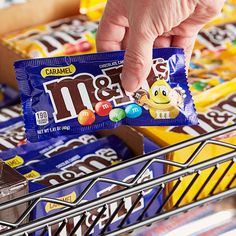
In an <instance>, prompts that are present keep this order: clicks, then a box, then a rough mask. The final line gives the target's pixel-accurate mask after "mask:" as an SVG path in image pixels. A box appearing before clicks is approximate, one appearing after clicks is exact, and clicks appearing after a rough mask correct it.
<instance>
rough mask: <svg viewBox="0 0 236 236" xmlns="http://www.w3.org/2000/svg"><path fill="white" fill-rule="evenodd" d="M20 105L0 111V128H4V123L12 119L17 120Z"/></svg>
mask: <svg viewBox="0 0 236 236" xmlns="http://www.w3.org/2000/svg"><path fill="white" fill-rule="evenodd" d="M21 112H22V110H21V105H19V104H17V105H12V106H8V107H5V108H1V109H0V128H1V127H4V123H5V122H6V121H9V120H12V119H15V118H16V119H19V117H20V116H21Z"/></svg>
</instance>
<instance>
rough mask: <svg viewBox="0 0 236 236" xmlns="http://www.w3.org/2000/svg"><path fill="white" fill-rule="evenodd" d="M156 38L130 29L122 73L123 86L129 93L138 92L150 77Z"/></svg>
mask: <svg viewBox="0 0 236 236" xmlns="http://www.w3.org/2000/svg"><path fill="white" fill-rule="evenodd" d="M153 43H154V38H151V37H150V36H148V35H145V33H143V32H142V33H138V32H137V31H135V30H132V29H131V28H130V34H129V39H128V45H127V50H126V53H125V59H124V67H123V71H122V77H121V80H122V86H123V88H124V89H125V90H126V91H128V92H134V91H136V90H138V89H139V88H140V87H141V85H142V83H143V81H144V80H145V79H146V78H147V77H148V74H149V73H150V70H151V65H152V49H153Z"/></svg>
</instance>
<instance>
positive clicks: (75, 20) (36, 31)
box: [1, 16, 98, 58]
mask: <svg viewBox="0 0 236 236" xmlns="http://www.w3.org/2000/svg"><path fill="white" fill-rule="evenodd" d="M97 27H98V24H97V23H96V22H93V21H88V19H87V17H85V16H74V17H70V18H65V19H61V20H58V21H55V22H51V23H48V24H46V25H39V26H36V27H31V28H28V29H24V30H22V31H19V32H16V33H11V34H9V35H5V36H4V37H2V39H1V40H2V42H3V43H4V44H5V45H7V46H8V47H10V48H12V49H13V50H14V51H15V52H16V53H18V54H20V55H21V56H22V57H23V58H38V57H52V56H62V55H78V54H85V53H92V52H95V51H96V47H95V35H96V31H97Z"/></svg>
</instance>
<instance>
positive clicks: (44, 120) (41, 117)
mask: <svg viewBox="0 0 236 236" xmlns="http://www.w3.org/2000/svg"><path fill="white" fill-rule="evenodd" d="M35 119H36V123H37V125H46V124H48V113H47V112H46V111H38V112H36V113H35Z"/></svg>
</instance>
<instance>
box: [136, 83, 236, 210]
mask: <svg viewBox="0 0 236 236" xmlns="http://www.w3.org/2000/svg"><path fill="white" fill-rule="evenodd" d="M235 88H236V79H234V80H232V81H229V82H227V83H224V84H221V85H218V86H216V87H215V88H212V89H211V90H208V91H206V92H203V93H202V94H200V95H198V96H195V99H194V100H195V104H196V108H197V111H198V120H199V125H197V126H192V127H187V126H183V127H166V128H159V127H153V128H152V129H151V128H149V127H146V128H144V127H143V128H140V130H139V131H140V132H142V133H143V134H144V135H146V136H148V137H150V138H151V139H152V140H155V142H158V143H161V144H162V145H172V144H175V143H179V142H182V141H186V140H188V139H190V138H192V137H195V136H199V135H201V134H204V133H208V132H211V131H214V130H217V129H220V128H223V127H226V126H228V125H231V124H235V122H236V110H235V108H236V90H235ZM216 139H217V140H220V141H224V142H227V143H231V144H235V143H236V132H231V133H229V134H225V135H222V136H220V137H217V138H216ZM197 146H198V144H196V145H193V146H190V147H187V148H184V149H182V150H179V151H176V152H174V153H173V154H170V155H169V156H168V159H170V160H173V161H175V162H181V163H185V162H186V161H187V160H188V158H189V157H190V156H191V154H192V153H193V152H194V150H195V149H196V148H197ZM228 152H229V149H228V148H226V147H223V146H216V145H214V144H208V145H206V147H204V149H203V150H202V151H201V152H200V153H199V154H198V157H197V158H196V159H195V160H194V161H193V163H192V165H193V164H196V163H199V162H202V161H205V160H209V159H211V158H214V157H217V156H219V155H223V154H226V153H228ZM230 162H231V161H228V162H226V163H223V164H221V165H220V166H219V168H218V169H217V171H216V172H215V174H214V176H213V177H212V179H211V181H210V183H208V184H207V185H206V186H205V187H204V189H203V190H202V193H201V194H200V195H199V197H198V199H201V198H203V197H206V196H208V195H209V194H210V191H211V190H212V188H213V186H214V185H215V184H216V183H217V182H218V180H219V179H220V178H221V176H222V174H223V173H224V172H225V171H226V169H227V167H228V166H229V164H230ZM213 168H214V167H212V168H208V169H206V170H204V171H202V173H201V175H200V176H199V178H198V179H197V181H196V182H195V183H194V186H195V187H194V188H193V187H192V188H190V189H189V191H188V193H187V194H186V195H185V197H184V199H183V200H182V202H181V204H180V205H182V204H186V203H190V202H192V201H194V196H196V194H197V192H198V191H199V190H200V188H201V186H203V184H204V182H205V181H206V179H207V177H208V176H209V175H210V173H211V172H212V170H213ZM176 170H178V168H177V167H174V166H170V165H168V166H167V169H166V171H167V172H168V173H170V172H173V171H176ZM194 175H195V174H193V175H190V176H187V177H185V178H183V181H182V182H181V184H180V185H179V187H178V188H177V189H176V190H175V192H174V194H173V195H172V197H171V198H170V201H169V203H168V207H169V208H171V207H173V205H174V204H175V203H176V202H177V201H178V199H179V198H180V196H181V195H182V194H183V192H184V190H185V189H186V188H187V186H188V185H189V183H190V182H191V181H192V179H193V178H194ZM234 176H235V168H234V167H232V168H231V169H230V170H228V172H227V174H226V175H225V176H224V178H223V180H222V181H221V182H220V183H219V184H218V186H217V188H216V189H215V192H214V193H218V192H221V191H224V190H225V189H226V187H227V185H228V184H229V183H230V181H231V180H232V178H233V177H234ZM174 184H175V182H173V183H171V184H168V185H167V191H166V194H168V192H169V191H170V190H171V189H172V188H173V186H174ZM196 186H197V187H196ZM234 186H236V182H235V181H234V182H233V183H232V185H231V186H230V187H234Z"/></svg>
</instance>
